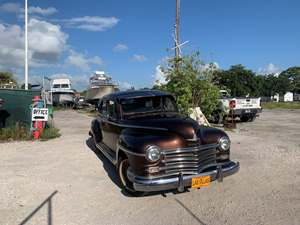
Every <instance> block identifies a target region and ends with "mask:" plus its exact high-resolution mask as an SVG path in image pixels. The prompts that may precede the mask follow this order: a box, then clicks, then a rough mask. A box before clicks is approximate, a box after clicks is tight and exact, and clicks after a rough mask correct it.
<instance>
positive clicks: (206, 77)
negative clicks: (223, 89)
mask: <svg viewBox="0 0 300 225" xmlns="http://www.w3.org/2000/svg"><path fill="white" fill-rule="evenodd" d="M176 65H177V66H176ZM203 66H204V63H203V62H202V61H201V60H200V58H199V53H198V52H197V53H194V54H191V55H187V56H183V57H181V58H178V59H177V58H172V59H170V60H169V61H168V63H167V65H166V66H165V67H162V68H161V70H162V72H163V73H164V74H165V76H166V81H167V83H166V84H164V85H161V86H155V87H154V88H159V89H162V90H165V91H168V92H170V93H172V94H174V96H175V97H176V101H177V105H178V107H179V110H180V111H181V112H183V113H189V109H190V108H194V107H197V106H200V107H201V110H202V112H203V113H204V114H205V115H206V116H210V115H211V113H212V112H213V111H214V110H215V109H216V108H217V104H218V97H219V96H218V93H219V89H218V88H217V87H216V86H215V85H213V84H212V82H211V81H210V71H209V70H206V71H203V69H201V68H203Z"/></svg>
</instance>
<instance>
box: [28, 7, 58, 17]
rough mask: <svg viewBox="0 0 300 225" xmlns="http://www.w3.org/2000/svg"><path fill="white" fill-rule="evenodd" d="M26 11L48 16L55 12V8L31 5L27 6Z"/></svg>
mask: <svg viewBox="0 0 300 225" xmlns="http://www.w3.org/2000/svg"><path fill="white" fill-rule="evenodd" d="M28 13H30V14H40V15H42V16H50V15H52V14H54V13H57V9H56V8H54V7H49V8H44V9H43V8H41V7H38V6H31V7H29V8H28Z"/></svg>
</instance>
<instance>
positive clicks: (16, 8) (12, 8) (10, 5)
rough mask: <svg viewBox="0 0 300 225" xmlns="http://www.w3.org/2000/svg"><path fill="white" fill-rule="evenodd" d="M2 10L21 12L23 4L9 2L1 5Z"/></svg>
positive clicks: (0, 9)
mask: <svg viewBox="0 0 300 225" xmlns="http://www.w3.org/2000/svg"><path fill="white" fill-rule="evenodd" d="M0 11H2V12H8V13H19V12H20V11H21V6H20V4H19V3H14V2H7V3H4V4H2V5H0Z"/></svg>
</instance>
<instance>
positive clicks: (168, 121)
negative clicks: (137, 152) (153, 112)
mask: <svg viewBox="0 0 300 225" xmlns="http://www.w3.org/2000/svg"><path fill="white" fill-rule="evenodd" d="M126 123H127V124H130V126H132V127H133V128H134V127H136V128H145V129H153V130H161V131H168V132H172V133H176V134H178V135H180V136H181V137H183V138H184V139H186V140H187V139H195V138H197V137H195V135H196V131H197V130H198V129H199V127H200V126H199V125H198V123H197V122H196V121H194V120H193V119H191V118H189V117H185V116H175V117H170V118H138V119H134V120H133V119H132V120H130V121H126Z"/></svg>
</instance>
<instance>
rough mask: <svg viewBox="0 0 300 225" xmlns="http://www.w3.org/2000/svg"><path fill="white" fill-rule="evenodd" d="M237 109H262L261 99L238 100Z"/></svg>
mask: <svg viewBox="0 0 300 225" xmlns="http://www.w3.org/2000/svg"><path fill="white" fill-rule="evenodd" d="M235 108H236V109H246V108H247V109H249V108H250V109H254V108H260V98H238V99H236V106H235Z"/></svg>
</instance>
